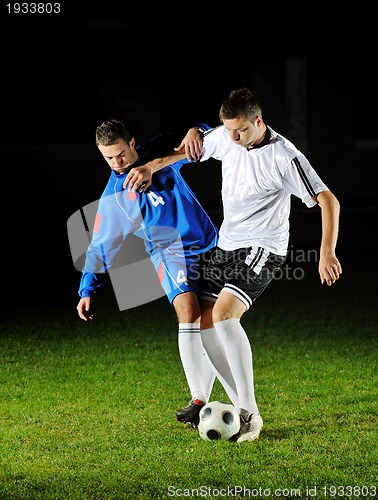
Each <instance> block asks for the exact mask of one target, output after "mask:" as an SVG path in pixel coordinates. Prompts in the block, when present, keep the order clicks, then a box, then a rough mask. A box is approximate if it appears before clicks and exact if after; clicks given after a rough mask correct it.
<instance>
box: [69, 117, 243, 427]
mask: <svg viewBox="0 0 378 500" xmlns="http://www.w3.org/2000/svg"><path fill="white" fill-rule="evenodd" d="M199 127H200V128H201V130H207V129H208V128H209V127H208V126H207V125H205V124H199ZM96 145H97V147H98V149H99V151H100V152H101V154H102V156H103V157H104V159H105V160H106V162H107V163H108V165H109V166H110V168H111V174H110V177H109V180H108V183H107V186H106V187H105V190H104V192H103V194H102V195H101V198H100V200H99V204H98V210H97V215H96V220H95V224H94V228H93V235H92V241H91V243H90V245H89V247H88V250H87V253H86V261H85V265H84V268H83V272H82V277H81V282H80V288H79V295H80V297H81V298H80V301H79V303H78V305H77V311H78V314H79V317H80V318H81V319H83V320H87V319H92V318H93V315H92V312H91V302H92V299H93V296H94V295H95V294H96V291H97V289H98V287H100V286H102V283H101V277H102V276H104V273H105V272H106V271H107V270H109V269H110V268H111V266H112V261H113V259H114V258H115V257H116V255H117V254H118V252H119V251H120V249H121V248H123V246H124V244H127V243H125V240H126V239H127V237H128V236H129V235H130V234H134V235H136V236H139V237H140V238H142V239H143V241H144V244H145V248H146V251H147V252H148V253H149V255H150V257H151V261H152V263H153V265H154V266H155V269H156V271H157V273H158V276H159V280H160V283H161V285H162V287H163V289H164V291H165V293H166V295H167V297H168V299H169V301H170V303H171V304H172V305H173V307H174V309H175V311H176V314H177V320H178V330H179V331H178V345H179V352H180V357H181V361H182V365H183V369H184V372H185V376H186V379H187V382H188V385H189V390H190V393H191V400H190V402H189V404H188V406H186V407H184V408H182V409H181V410H178V411H177V412H176V417H177V419H178V420H179V421H182V422H190V423H192V424H193V425H196V424H197V421H198V412H199V408H200V407H202V406H203V405H204V404H205V403H206V402H208V401H209V397H210V393H211V390H212V386H213V383H214V379H215V374H216V371H215V369H214V367H213V366H212V365H211V363H210V361H209V359H208V357H207V355H206V353H205V351H204V349H203V346H202V341H201V335H200V322H201V321H202V325H203V324H206V321H209V324H211V321H212V320H211V309H212V306H213V302H210V301H209V300H206V299H203V298H201V297H199V296H198V293H199V289H200V280H201V276H202V272H201V268H202V262H203V257H204V255H205V253H206V252H207V251H208V250H210V249H211V248H213V247H214V246H215V245H216V243H217V241H218V230H217V228H216V226H215V225H214V224H213V222H212V221H211V219H210V218H209V216H208V215H207V213H206V212H205V210H204V209H203V207H202V206H201V204H200V202H199V201H198V199H197V197H196V196H195V195H194V193H193V192H192V190H191V189H190V187H189V186H188V184H187V183H186V182H185V180H184V179H183V177H182V175H181V174H180V169H181V167H182V166H183V165H184V164H185V163H187V160H186V159H184V160H181V161H177V162H175V156H177V153H175V152H174V147H175V145H176V138H175V137H173V136H172V137H171V136H170V135H169V134H167V135H160V136H157V137H154V138H153V139H151V140H149V141H146V142H145V143H144V144H140V145H136V142H135V138H134V137H133V136H132V135H131V134H130V132H129V131H128V129H127V128H126V127H125V125H124V123H123V122H122V121H120V120H116V119H111V120H106V121H105V122H103V123H102V124H101V125H99V126H98V127H97V129H96ZM170 156H171V158H170ZM158 157H163V158H164V159H165V161H167V158H169V160H168V163H169V165H168V166H167V167H165V168H164V169H162V170H160V171H159V172H158V173H157V174H156V175H155V176H154V179H153V183H152V184H151V185H150V186H149V187H148V189H143V186H141V189H139V190H136V191H130V190H128V189H127V185H126V184H125V179H126V176H127V174H128V173H129V172H130V170H131V169H132V168H133V167H141V166H143V165H144V164H145V163H147V162H149V161H151V160H153V159H155V158H158ZM207 318H208V320H207ZM220 378H221V382H222V384H223V386H224V387H225V388H226V390H227V392H228V393H229V395H230V397H233V396H234V393H235V387H232V386H230V385H229V384H228V382H227V381H226V380H223V376H222V377H220ZM230 381H232V377H231V376H230ZM231 383H232V382H231Z"/></svg>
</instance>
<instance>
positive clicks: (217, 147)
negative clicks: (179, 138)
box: [200, 125, 224, 161]
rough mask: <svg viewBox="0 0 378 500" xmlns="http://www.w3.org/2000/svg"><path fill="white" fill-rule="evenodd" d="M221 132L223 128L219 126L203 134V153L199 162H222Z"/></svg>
mask: <svg viewBox="0 0 378 500" xmlns="http://www.w3.org/2000/svg"><path fill="white" fill-rule="evenodd" d="M223 131H224V126H222V125H220V126H219V127H216V128H212V129H208V130H207V131H206V132H205V134H204V138H203V153H202V156H201V159H200V161H206V160H208V159H209V158H215V159H216V160H222V157H221V151H222V145H223V138H222V134H223Z"/></svg>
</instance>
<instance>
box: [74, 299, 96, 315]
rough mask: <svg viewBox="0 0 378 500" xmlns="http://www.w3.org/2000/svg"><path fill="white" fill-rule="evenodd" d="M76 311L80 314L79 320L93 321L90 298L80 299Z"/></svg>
mask: <svg viewBox="0 0 378 500" xmlns="http://www.w3.org/2000/svg"><path fill="white" fill-rule="evenodd" d="M76 309H77V312H78V314H79V318H81V319H83V320H84V321H88V319H93V314H92V313H90V312H89V311H90V309H91V298H90V297H84V298H83V299H80V302H79V303H78V305H77V307H76Z"/></svg>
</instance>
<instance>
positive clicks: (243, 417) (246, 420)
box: [232, 408, 264, 443]
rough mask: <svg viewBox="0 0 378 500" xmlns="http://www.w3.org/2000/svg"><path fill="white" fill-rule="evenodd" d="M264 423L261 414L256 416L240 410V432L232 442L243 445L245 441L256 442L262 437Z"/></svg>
mask: <svg viewBox="0 0 378 500" xmlns="http://www.w3.org/2000/svg"><path fill="white" fill-rule="evenodd" d="M263 425H264V422H263V419H262V418H261V416H260V414H257V415H254V414H253V413H248V411H247V410H244V409H243V408H240V430H239V432H238V433H237V434H235V436H233V437H232V441H236V442H237V443H242V442H243V441H255V440H256V439H258V437H259V436H260V432H261V430H262V428H263Z"/></svg>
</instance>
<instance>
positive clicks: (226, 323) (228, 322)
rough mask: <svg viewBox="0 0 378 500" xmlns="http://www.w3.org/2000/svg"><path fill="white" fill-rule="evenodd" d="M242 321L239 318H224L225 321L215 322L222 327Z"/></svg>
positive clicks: (215, 324) (216, 325)
mask: <svg viewBox="0 0 378 500" xmlns="http://www.w3.org/2000/svg"><path fill="white" fill-rule="evenodd" d="M238 323H240V319H239V318H229V319H224V320H223V321H218V322H217V323H214V326H215V327H222V326H227V325H237V324H238Z"/></svg>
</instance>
